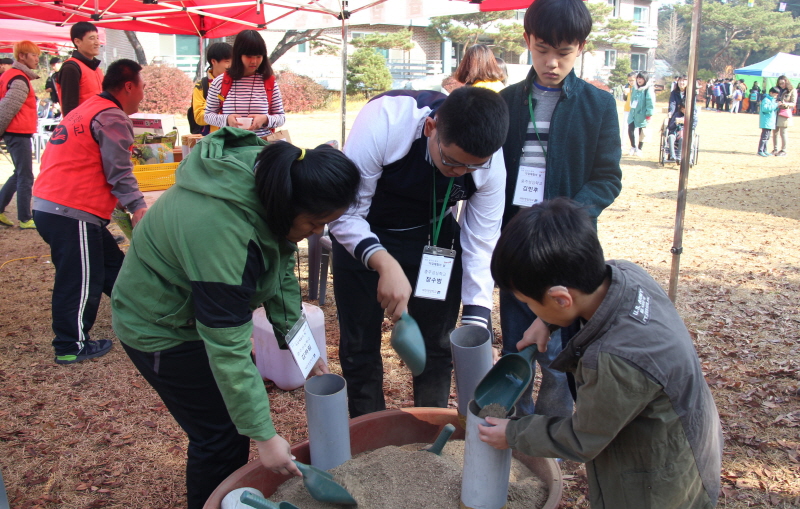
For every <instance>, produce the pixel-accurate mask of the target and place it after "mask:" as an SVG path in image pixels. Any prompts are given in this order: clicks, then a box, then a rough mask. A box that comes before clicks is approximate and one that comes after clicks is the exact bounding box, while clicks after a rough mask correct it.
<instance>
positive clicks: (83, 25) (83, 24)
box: [69, 21, 97, 43]
mask: <svg viewBox="0 0 800 509" xmlns="http://www.w3.org/2000/svg"><path fill="white" fill-rule="evenodd" d="M89 32H97V27H96V26H94V24H92V23H89V22H88V21H78V22H77V23H75V24H74V25H72V26H71V27H70V29H69V40H70V41H73V43H74V42H75V39H81V40H83V38H84V36H86V34H88V33H89Z"/></svg>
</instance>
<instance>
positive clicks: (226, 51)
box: [206, 42, 233, 66]
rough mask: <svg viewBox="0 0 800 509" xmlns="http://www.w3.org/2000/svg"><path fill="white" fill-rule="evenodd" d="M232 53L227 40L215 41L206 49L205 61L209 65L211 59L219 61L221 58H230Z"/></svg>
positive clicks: (231, 47)
mask: <svg viewBox="0 0 800 509" xmlns="http://www.w3.org/2000/svg"><path fill="white" fill-rule="evenodd" d="M232 55H233V46H231V45H230V44H228V43H227V42H215V43H214V44H212V45H211V46H209V47H208V49H206V62H208V65H209V66H210V65H211V61H212V60H216V61H217V62H221V61H223V60H230V59H231V58H232Z"/></svg>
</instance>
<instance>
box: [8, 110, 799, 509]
mask: <svg viewBox="0 0 800 509" xmlns="http://www.w3.org/2000/svg"><path fill="white" fill-rule="evenodd" d="M338 119H339V116H338V114H337V113H328V112H326V113H315V114H308V115H293V116H289V119H288V122H287V128H288V129H290V131H291V132H292V137H293V140H294V141H295V143H296V144H298V145H301V146H307V147H310V146H314V145H316V144H317V143H321V142H324V141H327V140H328V139H336V138H339V133H340V132H341V126H340V124H339V120H338ZM655 120H656V121H657V122H656V124H657V125H660V120H661V119H660V118H659V116H658V115H656V118H655ZM349 123H352V115H351V116H350V119H349ZM654 131H655V130H654ZM699 132H700V136H701V139H702V147H701V154H700V161H699V163H700V164H699V165H698V166H696V167H695V168H693V169H692V170H691V174H690V176H689V184H690V190H689V193H688V205H687V210H686V222H685V227H686V231H685V238H684V242H683V247H684V253H683V256H682V258H681V277H680V282H679V287H678V299H677V306H678V309H679V311H680V313H681V315H682V316H683V318H684V319H685V321H686V324H687V326H688V328H689V330H690V332H691V334H692V337H693V338H694V340H695V344H696V346H697V350H698V353H699V355H700V358H701V361H702V364H703V367H704V371H705V373H706V376H707V380H708V383H709V384H710V386H711V389H712V392H713V393H714V396H715V399H716V401H717V405H718V407H719V410H720V415H721V418H722V422H723V429H724V432H725V438H726V446H725V456H724V464H723V473H722V481H723V493H722V495H721V497H720V503H719V507H724V508H730V509H740V508H745V507H777V508H789V507H800V397H798V394H797V390H798V386H800V371H798V368H800V361H798V359H799V358H800V355H798V354H800V352H798V337H799V336H800V334H799V333H798V330H800V309H799V306H798V302H800V255H798V253H800V200H798V198H799V197H800V196H799V195H800V191H798V189H800V173H798V167H800V165H798V160H800V155H798V154H800V152H794V148H793V147H800V127H795V128H794V130H793V131H792V130H790V138H791V141H792V143H793V145H792V148H791V150H790V155H789V157H785V158H777V157H771V158H769V159H767V158H760V157H758V156H756V155H755V150H756V145H757V138H758V132H759V131H758V126H757V119H756V117H755V116H752V115H745V114H740V115H730V114H725V113H712V112H705V111H703V112H702V114H701V118H700V126H699ZM654 134H655V135H656V136H655V138H656V139H657V132H654ZM576 143H580V141H579V140H576ZM656 144H657V142H656V143H650V144H648V145H646V146H645V151H644V157H643V158H641V159H636V158H629V157H623V160H622V168H623V174H624V176H623V185H624V189H623V192H622V194H621V195H620V197H619V198H618V199H617V201H616V202H615V203H614V204H613V205H612V206H611V207H609V208H608V209H607V210H606V211H605V212H604V213H603V215H602V216H601V218H600V225H599V228H600V236H601V240H602V242H603V245H604V248H605V250H606V254H607V257H608V258H625V259H629V260H632V261H634V262H636V263H639V264H641V265H642V266H644V267H645V268H647V269H648V270H649V271H650V272H651V273H652V274H653V275H654V276H655V277H656V279H657V280H658V281H659V282H660V283H661V284H662V286H663V287H664V288H666V287H667V282H668V278H669V270H670V264H671V258H672V255H671V254H670V251H669V250H670V247H671V246H672V238H673V228H674V217H675V208H676V206H675V201H676V194H677V193H676V191H677V187H678V172H677V170H676V168H675V167H674V166H667V167H661V166H660V165H658V163H656V162H654V161H657V159H658V150H657V147H656V146H655V145H656ZM9 171H10V166H9V165H8V164H6V163H5V162H3V161H0V180H3V181H4V180H5V176H6V175H7V174H8V172H9ZM9 212H10V213H11V215H12V216H14V215H15V209H14V208H13V204H12V207H11V208H10V210H9ZM209 235H213V232H209ZM48 254H49V251H48V248H47V246H46V245H45V244H44V243H43V242H42V241H41V239H40V238H39V236H38V235H37V234H36V232H32V231H19V230H17V229H2V230H0V311H1V312H0V466H2V473H3V477H4V479H5V482H6V486H7V489H8V494H9V499H10V500H11V506H12V507H14V508H19V509H30V508H36V507H38V508H54V507H64V508H92V507H108V508H122V507H135V508H159V509H160V508H164V509H166V508H178V507H183V506H184V504H185V497H184V492H183V469H184V458H185V451H186V440H185V437H184V435H183V433H182V431H181V430H180V428H179V427H178V426H177V425H176V424H175V422H174V421H173V419H172V418H171V416H170V415H169V413H168V412H166V411H165V408H164V407H163V405H162V404H161V402H160V400H159V399H158V398H157V397H156V396H155V394H154V392H153V391H152V390H151V389H150V387H149V386H148V385H147V383H146V382H144V380H143V379H142V378H141V376H139V374H138V373H137V371H136V369H135V368H134V367H133V366H132V365H131V363H130V361H129V360H128V359H127V357H126V355H125V354H124V352H123V351H122V349H121V348H119V346H118V345H117V346H115V348H114V349H113V350H112V351H111V353H109V354H108V355H107V356H105V357H102V358H100V359H97V360H93V361H89V362H85V363H82V364H79V365H72V366H57V365H55V364H54V363H53V357H52V349H51V347H50V339H51V332H50V292H51V289H52V283H53V268H52V265H51V264H50V263H49V260H48V258H47V255H48ZM28 257H32V258H28ZM22 258H26V259H22ZM12 260H13V261H12ZM303 267H304V268H305V262H303ZM304 286H305V283H304ZM328 295H330V296H332V289H329V292H328ZM332 300H333V299H332V297H331V298H330V299H329V301H328V304H327V305H326V306H325V307H324V310H325V313H326V320H327V322H326V329H327V332H328V345H329V346H328V355H329V358H330V359H331V360H332V362H331V369H332V370H333V371H334V372H336V371H338V369H339V367H338V364H337V361H336V357H337V348H336V347H337V344H338V333H337V327H336V320H335V316H336V315H335V303H333V302H332ZM495 323H499V321H498V320H497V318H495ZM497 332H498V333H499V330H498V331H497ZM93 333H94V335H95V336H96V337H113V332H112V330H111V326H110V310H109V307H108V300H107V299H105V298H104V299H103V302H102V305H101V309H100V313H99V316H98V320H97V323H96V324H95V328H94V330H93ZM384 354H385V359H386V364H385V366H386V370H385V371H386V385H385V392H386V395H387V399H388V403H389V406H390V407H404V406H409V405H411V404H412V401H411V392H410V384H409V374H408V371H407V370H406V369H405V368H404V367H403V366H402V365H401V364H400V362H399V361H398V359H397V358H396V357H395V356H394V354H393V353H392V352H391V349H390V348H389V347H388V345H386V346H385V348H384ZM266 389H267V391H268V392H269V395H270V399H271V402H272V409H273V414H274V418H275V422H276V426H277V428H278V430H279V432H280V433H281V434H283V435H284V436H285V437H286V438H287V439H288V440H290V441H291V442H296V441H299V440H302V439H304V438H305V435H306V431H305V419H304V404H303V396H302V390H295V391H291V392H283V391H280V390H278V389H277V388H276V387H275V386H274V385H272V384H271V383H270V382H266ZM562 468H563V469H564V474H565V492H564V497H563V499H562V504H561V507H564V508H585V507H588V503H587V502H586V480H585V472H584V471H583V469H582V467H581V466H580V465H577V464H572V463H568V462H567V463H565V464H563V465H562Z"/></svg>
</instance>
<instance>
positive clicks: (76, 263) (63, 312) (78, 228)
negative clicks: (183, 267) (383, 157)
mask: <svg viewBox="0 0 800 509" xmlns="http://www.w3.org/2000/svg"><path fill="white" fill-rule="evenodd" d="M34 222H35V223H36V228H37V230H38V232H39V235H41V237H42V239H44V241H45V242H47V243H48V244H49V245H50V255H51V257H52V261H53V266H54V267H55V269H56V278H55V283H54V284H53V298H52V308H53V310H52V313H53V332H54V333H55V338H54V339H53V348H54V349H55V352H56V355H68V354H72V353H75V352H77V351H79V350H80V349H81V348H82V347H83V342H84V341H88V340H89V331H90V330H91V329H92V326H93V325H94V321H95V319H96V318H97V308H98V307H99V306H100V298H101V297H102V294H104V293H105V294H106V295H109V296H110V295H111V290H112V289H113V288H114V282H115V281H116V280H117V274H119V269H120V267H122V262H123V260H124V259H125V255H124V254H123V253H122V251H120V249H119V247H118V246H117V243H116V241H114V237H113V236H112V235H111V233H110V232H109V231H108V229H107V228H106V227H105V226H100V225H97V224H90V223H86V222H84V221H78V220H77V219H72V218H69V217H65V216H60V215H57V214H50V213H48V212H42V211H39V210H36V211H34Z"/></svg>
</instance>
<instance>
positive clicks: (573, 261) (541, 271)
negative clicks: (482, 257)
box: [492, 0, 606, 302]
mask: <svg viewBox="0 0 800 509" xmlns="http://www.w3.org/2000/svg"><path fill="white" fill-rule="evenodd" d="M537 1H538V0H537ZM605 276H606V261H605V258H604V257H603V248H602V247H601V246H600V241H599V240H598V238H597V230H595V227H594V224H593V223H592V220H591V219H590V218H589V214H588V213H587V212H586V210H585V209H584V208H583V207H581V206H580V205H579V204H578V203H576V202H574V201H572V200H570V199H567V198H555V199H552V200H545V201H544V202H542V203H538V204H536V205H534V206H532V207H530V208H527V209H522V210H520V211H519V212H518V213H517V215H516V216H514V218H513V219H512V220H511V221H510V222H509V223H508V225H507V226H506V227H505V229H503V233H502V234H501V235H500V240H498V241H497V246H496V247H495V249H494V253H493V254H492V277H493V278H494V280H495V282H496V283H497V285H498V286H499V287H500V288H501V289H503V290H509V291H517V292H519V293H521V294H523V295H525V296H527V297H530V298H531V299H534V300H536V301H538V302H542V301H543V300H544V296H545V292H546V291H547V289H548V288H550V287H552V286H559V285H560V286H565V287H567V288H573V289H575V290H579V291H581V292H583V293H586V294H590V293H593V292H594V291H595V290H597V288H598V287H599V286H600V285H601V284H603V280H604V279H605Z"/></svg>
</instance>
